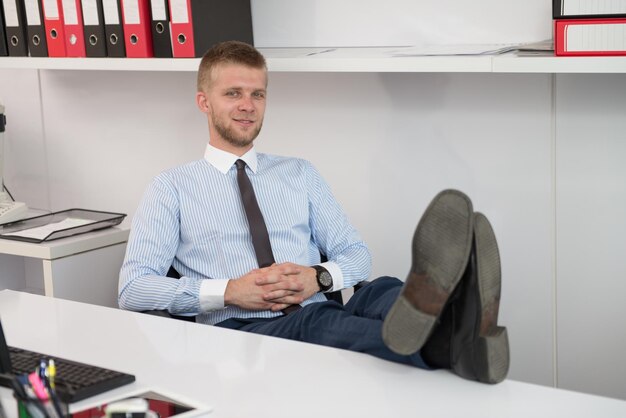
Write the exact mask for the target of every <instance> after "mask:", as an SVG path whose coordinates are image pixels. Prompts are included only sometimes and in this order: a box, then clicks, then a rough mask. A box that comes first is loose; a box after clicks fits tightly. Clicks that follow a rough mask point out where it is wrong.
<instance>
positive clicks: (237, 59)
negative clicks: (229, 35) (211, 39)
mask: <svg viewBox="0 0 626 418" xmlns="http://www.w3.org/2000/svg"><path fill="white" fill-rule="evenodd" d="M220 64H240V65H245V66H246V67H250V68H258V69H264V70H267V64H266V62H265V57H263V55H262V54H261V53H260V52H259V51H258V50H257V49H256V48H255V47H253V46H252V45H249V44H247V43H245V42H239V41H226V42H221V43H219V44H216V45H214V46H213V47H211V49H209V50H208V51H207V52H206V53H205V54H204V56H203V57H202V60H201V61H200V66H199V67H198V86H197V87H198V91H199V92H202V91H205V89H208V87H209V84H210V82H211V73H212V71H213V69H214V68H215V67H216V66H218V65H220Z"/></svg>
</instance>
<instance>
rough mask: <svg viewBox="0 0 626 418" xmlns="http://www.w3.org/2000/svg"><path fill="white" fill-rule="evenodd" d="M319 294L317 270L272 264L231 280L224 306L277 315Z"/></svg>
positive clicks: (285, 264)
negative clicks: (265, 311)
mask: <svg viewBox="0 0 626 418" xmlns="http://www.w3.org/2000/svg"><path fill="white" fill-rule="evenodd" d="M318 291H319V286H318V285H317V279H316V272H315V269H314V268H312V267H306V266H300V265H298V264H293V263H281V264H272V265H271V266H269V267H264V268H259V269H255V270H252V271H251V272H249V273H248V274H246V275H244V276H242V277H240V278H238V279H235V280H230V281H229V282H228V285H227V286H226V292H225V293H224V304H225V305H227V306H228V305H235V306H239V307H240V308H244V309H250V310H267V309H270V310H272V311H274V312H277V311H280V310H282V309H285V308H286V307H287V306H289V305H294V304H299V303H302V302H303V301H304V300H305V299H308V298H310V297H311V296H313V295H314V294H315V293H317V292H318Z"/></svg>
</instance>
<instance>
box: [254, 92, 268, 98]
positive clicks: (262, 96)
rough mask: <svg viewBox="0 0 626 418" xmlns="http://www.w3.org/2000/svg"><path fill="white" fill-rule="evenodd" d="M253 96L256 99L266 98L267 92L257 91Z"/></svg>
mask: <svg viewBox="0 0 626 418" xmlns="http://www.w3.org/2000/svg"><path fill="white" fill-rule="evenodd" d="M252 96H253V97H254V98H256V99H265V92H264V91H255V92H254V93H253V94H252Z"/></svg>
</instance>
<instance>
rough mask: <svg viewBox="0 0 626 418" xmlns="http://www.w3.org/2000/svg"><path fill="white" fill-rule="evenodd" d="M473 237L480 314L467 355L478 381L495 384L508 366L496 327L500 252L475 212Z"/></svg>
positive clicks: (503, 333)
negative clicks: (472, 344)
mask: <svg viewBox="0 0 626 418" xmlns="http://www.w3.org/2000/svg"><path fill="white" fill-rule="evenodd" d="M474 236H475V243H476V265H477V272H478V289H479V299H480V306H481V314H482V315H481V319H480V324H479V326H480V328H479V330H478V337H477V339H476V341H475V344H474V349H473V351H474V352H473V353H468V354H470V355H472V356H473V361H472V362H473V364H474V365H475V374H476V378H477V379H478V380H479V381H480V382H484V383H499V382H501V381H502V380H504V379H505V378H506V375H507V373H508V371H509V364H510V357H509V339H508V332H507V330H506V328H505V327H500V326H498V325H497V322H498V311H499V308H500V291H501V287H502V272H501V264H500V253H499V251H498V242H497V241H496V236H495V233H494V232H493V228H492V227H491V224H490V223H489V220H487V218H486V217H485V215H483V214H482V213H479V212H477V213H475V214H474Z"/></svg>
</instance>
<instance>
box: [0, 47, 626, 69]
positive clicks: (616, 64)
mask: <svg viewBox="0 0 626 418" xmlns="http://www.w3.org/2000/svg"><path fill="white" fill-rule="evenodd" d="M259 49H260V51H261V52H263V54H264V55H265V56H266V58H267V63H268V69H269V71H272V72H369V73H372V72H373V73H392V72H436V73H473V72H478V73H491V72H495V73H626V57H555V56H517V55H515V54H513V53H511V54H504V55H472V56H409V57H395V56H392V54H393V52H394V51H396V50H397V48H394V47H385V48H382V47H381V48H336V49H334V50H332V51H330V52H323V51H324V50H323V49H321V48H259ZM199 63H200V59H199V58H176V59H172V58H34V57H0V69H3V68H6V69H36V70H101V71H166V72H172V71H174V72H185V71H186V72H195V71H197V69H198V64H199Z"/></svg>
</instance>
